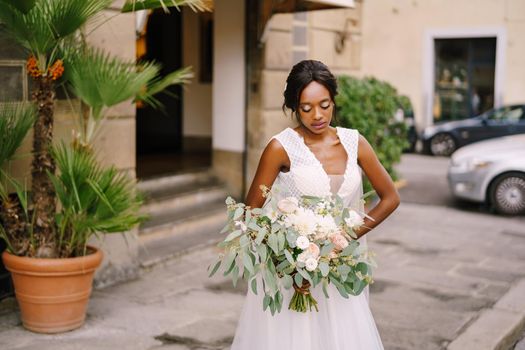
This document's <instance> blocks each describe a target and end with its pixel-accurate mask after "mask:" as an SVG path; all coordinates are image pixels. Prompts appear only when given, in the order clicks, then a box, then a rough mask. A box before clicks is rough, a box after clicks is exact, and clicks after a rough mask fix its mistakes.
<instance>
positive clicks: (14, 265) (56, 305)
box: [2, 246, 102, 333]
mask: <svg viewBox="0 0 525 350" xmlns="http://www.w3.org/2000/svg"><path fill="white" fill-rule="evenodd" d="M88 252H91V253H89V254H88V255H86V256H81V257H76V258H63V259H37V258H28V257H21V256H16V255H13V254H10V253H8V252H3V254H2V258H3V260H4V264H5V267H6V268H7V269H8V270H9V271H10V272H11V276H12V278H13V283H14V287H15V296H16V299H17V300H18V305H19V306H20V313H21V316H22V322H23V325H24V327H25V328H27V329H29V330H31V331H33V332H37V333H60V332H65V331H69V330H72V329H75V328H78V327H80V326H82V324H83V323H84V320H85V318H86V309H87V303H88V300H89V296H90V294H91V288H92V284H93V274H94V272H95V270H96V269H97V268H98V266H99V265H100V263H101V262H102V252H101V251H100V249H97V248H94V247H91V246H89V247H88Z"/></svg>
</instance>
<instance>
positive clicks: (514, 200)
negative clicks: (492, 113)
mask: <svg viewBox="0 0 525 350" xmlns="http://www.w3.org/2000/svg"><path fill="white" fill-rule="evenodd" d="M448 183H449V186H450V189H451V191H452V193H453V194H454V196H456V197H458V198H462V199H467V200H471V201H474V202H486V203H488V204H489V205H491V206H492V207H493V208H494V209H495V210H496V211H497V212H498V213H500V214H507V215H518V214H523V213H525V134H520V135H513V136H506V137H501V138H497V139H492V140H488V141H482V142H476V143H473V144H471V145H469V146H465V147H462V148H460V149H459V150H457V151H456V152H454V153H453V155H452V158H451V160H450V165H449V169H448Z"/></svg>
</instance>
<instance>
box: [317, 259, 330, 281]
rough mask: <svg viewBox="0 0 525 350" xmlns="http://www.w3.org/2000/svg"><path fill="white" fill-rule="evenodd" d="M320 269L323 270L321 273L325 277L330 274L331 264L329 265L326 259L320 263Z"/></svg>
mask: <svg viewBox="0 0 525 350" xmlns="http://www.w3.org/2000/svg"><path fill="white" fill-rule="evenodd" d="M319 270H320V271H321V274H322V275H323V277H326V276H328V272H330V266H329V265H328V263H327V262H326V261H321V262H320V263H319Z"/></svg>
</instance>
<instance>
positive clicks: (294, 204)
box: [277, 197, 299, 214]
mask: <svg viewBox="0 0 525 350" xmlns="http://www.w3.org/2000/svg"><path fill="white" fill-rule="evenodd" d="M298 206H299V201H298V200H297V198H295V197H286V198H284V199H281V200H280V201H279V203H277V208H279V210H280V211H282V212H283V213H285V214H291V213H293V212H295V211H296V210H297V208H298Z"/></svg>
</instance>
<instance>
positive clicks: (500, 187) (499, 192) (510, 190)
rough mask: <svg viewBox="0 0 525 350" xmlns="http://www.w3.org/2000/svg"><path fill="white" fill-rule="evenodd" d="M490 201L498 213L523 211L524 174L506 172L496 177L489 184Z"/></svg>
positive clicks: (510, 213)
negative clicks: (491, 183)
mask: <svg viewBox="0 0 525 350" xmlns="http://www.w3.org/2000/svg"><path fill="white" fill-rule="evenodd" d="M490 202H491V204H492V206H493V207H494V209H496V211H497V212H498V213H500V214H506V215H517V214H521V213H525V174H521V173H508V174H504V175H502V176H500V177H498V178H497V179H496V180H495V181H494V183H493V185H492V186H491V191H490Z"/></svg>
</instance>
